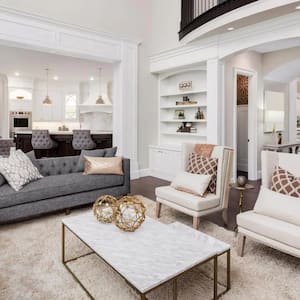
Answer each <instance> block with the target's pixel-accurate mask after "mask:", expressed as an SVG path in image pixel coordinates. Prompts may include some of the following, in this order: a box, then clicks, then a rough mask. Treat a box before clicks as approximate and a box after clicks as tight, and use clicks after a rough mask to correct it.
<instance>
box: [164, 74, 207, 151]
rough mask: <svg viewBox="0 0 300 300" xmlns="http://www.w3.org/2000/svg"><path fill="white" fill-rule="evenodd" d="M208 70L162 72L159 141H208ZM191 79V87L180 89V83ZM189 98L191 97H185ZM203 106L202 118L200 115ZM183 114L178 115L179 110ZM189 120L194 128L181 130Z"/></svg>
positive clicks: (168, 143)
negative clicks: (179, 130)
mask: <svg viewBox="0 0 300 300" xmlns="http://www.w3.org/2000/svg"><path fill="white" fill-rule="evenodd" d="M206 78H207V72H206V69H205V68H195V69H187V70H181V71H177V72H173V73H168V74H163V75H161V76H160V79H159V144H160V145H176V146H178V145H181V143H183V142H199V143H205V142H206V136H207V132H206V127H207V126H206V117H207V109H206V106H207V101H206V100H207V99H206V98H207V84H206ZM184 81H189V82H192V87H191V88H190V89H188V90H180V88H179V84H180V83H182V82H184ZM184 98H188V99H189V100H190V101H183V100H184ZM198 110H200V111H201V114H202V116H204V118H203V119H197V118H196V114H197V111H198ZM179 113H180V114H181V115H182V118H178V114H179ZM183 123H184V124H186V123H190V124H191V126H192V127H193V128H194V130H193V132H178V128H179V127H180V126H182V125H183Z"/></svg>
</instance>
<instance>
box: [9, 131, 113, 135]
mask: <svg viewBox="0 0 300 300" xmlns="http://www.w3.org/2000/svg"><path fill="white" fill-rule="evenodd" d="M49 133H50V135H51V134H52V135H73V132H72V131H50V132H49ZM14 134H32V131H31V130H23V131H21V130H19V131H15V132H14ZM91 134H92V135H95V134H112V131H105V130H92V131H91Z"/></svg>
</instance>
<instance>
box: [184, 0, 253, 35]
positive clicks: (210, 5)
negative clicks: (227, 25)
mask: <svg viewBox="0 0 300 300" xmlns="http://www.w3.org/2000/svg"><path fill="white" fill-rule="evenodd" d="M255 1H258V0H181V23H180V31H179V40H181V39H182V38H183V37H185V36H186V35H187V34H189V33H190V32H192V31H193V30H195V29H197V28H198V27H200V26H202V25H203V24H205V23H207V22H209V21H211V20H213V19H215V18H217V17H219V16H221V15H223V14H226V13H228V12H230V11H232V10H234V9H237V8H240V7H242V6H245V5H247V4H250V3H252V2H255Z"/></svg>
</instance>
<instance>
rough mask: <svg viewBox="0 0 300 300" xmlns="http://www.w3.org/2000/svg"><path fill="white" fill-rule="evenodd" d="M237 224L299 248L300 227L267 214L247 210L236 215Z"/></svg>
mask: <svg viewBox="0 0 300 300" xmlns="http://www.w3.org/2000/svg"><path fill="white" fill-rule="evenodd" d="M237 224H238V226H239V227H243V228H245V229H247V230H249V231H252V232H255V233H257V234H259V235H262V236H264V237H267V238H269V239H272V240H275V241H277V242H280V243H283V244H286V245H288V246H291V247H294V248H297V249H300V227H299V226H296V225H294V224H291V223H287V222H284V221H281V220H278V219H274V218H271V217H268V216H264V215H261V214H257V213H255V212H254V211H247V212H244V213H241V214H239V215H237Z"/></svg>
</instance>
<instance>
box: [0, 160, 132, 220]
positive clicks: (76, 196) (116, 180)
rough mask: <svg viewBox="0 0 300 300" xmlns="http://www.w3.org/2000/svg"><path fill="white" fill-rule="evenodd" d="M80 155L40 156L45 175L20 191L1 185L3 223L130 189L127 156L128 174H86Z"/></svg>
mask: <svg viewBox="0 0 300 300" xmlns="http://www.w3.org/2000/svg"><path fill="white" fill-rule="evenodd" d="M78 159H79V156H69V157H59V158H43V159H36V160H34V161H33V163H34V164H35V165H36V167H37V168H38V169H39V170H40V173H41V174H42V175H43V176H44V178H42V179H40V180H37V181H34V182H31V183H29V184H28V185H26V186H25V187H24V188H23V189H21V190H20V191H19V192H16V191H14V190H13V189H12V188H11V187H10V186H9V185H8V184H4V185H2V186H0V224H6V223H10V222H15V221H21V220H24V219H28V218H31V217H34V216H39V215H42V214H45V213H48V212H53V211H59V210H64V209H69V208H72V207H76V206H81V205H84V204H88V203H93V202H94V201H95V200H96V199H97V197H99V196H101V195H106V194H109V195H113V196H115V197H120V196H124V195H127V194H128V193H129V192H130V160H129V159H123V172H124V175H110V174H109V175H83V174H82V173H78V172H77V163H78Z"/></svg>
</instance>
